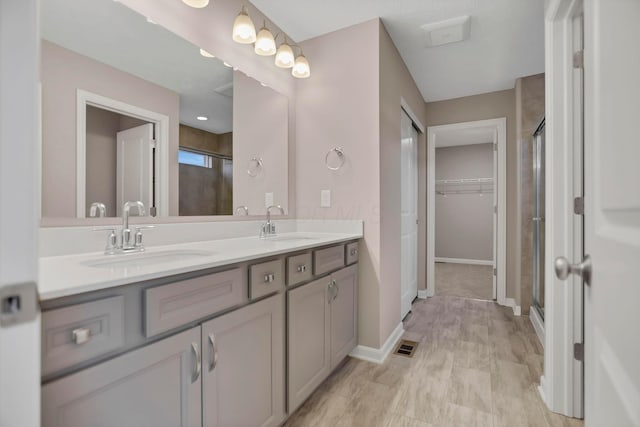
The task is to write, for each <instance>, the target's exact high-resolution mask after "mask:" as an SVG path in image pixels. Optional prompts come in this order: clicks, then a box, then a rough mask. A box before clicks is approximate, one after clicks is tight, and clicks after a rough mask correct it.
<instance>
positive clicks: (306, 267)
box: [287, 254, 313, 286]
mask: <svg viewBox="0 0 640 427" xmlns="http://www.w3.org/2000/svg"><path fill="white" fill-rule="evenodd" d="M312 277H313V273H312V271H311V254H301V255H296V256H290V257H287V285H289V286H291V285H297V284H298V283H302V282H304V281H307V280H309V279H311V278H312Z"/></svg>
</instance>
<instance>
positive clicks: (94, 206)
mask: <svg viewBox="0 0 640 427" xmlns="http://www.w3.org/2000/svg"><path fill="white" fill-rule="evenodd" d="M106 214H107V207H106V206H105V205H104V203H100V202H93V203H91V207H90V208H89V216H90V217H93V218H95V217H99V218H103V217H104V216H106Z"/></svg>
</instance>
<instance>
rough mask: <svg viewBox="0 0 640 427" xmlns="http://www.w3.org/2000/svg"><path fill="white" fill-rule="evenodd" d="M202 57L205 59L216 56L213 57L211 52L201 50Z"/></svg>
mask: <svg viewBox="0 0 640 427" xmlns="http://www.w3.org/2000/svg"><path fill="white" fill-rule="evenodd" d="M200 55H202V56H204V57H205V58H215V56H214V55H211V54H210V53H209V52H207V51H206V50H204V49H200Z"/></svg>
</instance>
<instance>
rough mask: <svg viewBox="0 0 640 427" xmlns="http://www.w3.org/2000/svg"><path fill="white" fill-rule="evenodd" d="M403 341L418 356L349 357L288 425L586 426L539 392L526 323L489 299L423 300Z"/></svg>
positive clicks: (538, 354)
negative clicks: (413, 345)
mask: <svg viewBox="0 0 640 427" xmlns="http://www.w3.org/2000/svg"><path fill="white" fill-rule="evenodd" d="M404 326H405V331H406V332H405V334H404V338H406V339H409V340H414V341H419V342H420V344H419V345H418V348H417V350H416V352H415V355H414V357H413V358H406V357H402V356H397V355H390V356H389V358H388V359H387V361H386V362H385V363H384V364H383V365H376V364H374V363H369V362H364V361H360V360H356V359H350V358H349V359H347V361H346V363H345V364H344V365H342V366H341V367H339V368H338V369H337V370H336V372H334V373H333V374H332V375H331V376H330V377H329V378H328V379H327V380H326V381H325V383H324V384H323V385H322V386H320V388H319V389H318V390H317V391H316V392H315V393H314V394H312V395H311V397H310V398H309V399H308V400H307V402H305V404H303V405H302V406H301V407H300V408H299V409H298V411H296V413H295V414H293V415H292V416H291V417H290V419H289V420H288V421H287V423H286V424H285V425H286V426H289V427H290V426H305V427H306V426H327V427H334V426H340V427H342V426H345V427H346V426H363V427H375V426H383V427H391V426H393V427H395V426H398V427H424V426H465V427H466V426H492V427H499V426H508V427H517V426H536V427H537V426H540V427H555V426H582V425H583V423H582V421H581V420H576V419H571V418H566V417H563V416H560V415H557V414H554V413H551V412H549V411H548V410H547V409H546V407H545V406H544V404H543V403H542V401H541V400H540V397H539V395H538V392H537V383H538V381H539V378H540V375H541V373H542V363H543V356H542V354H543V349H542V347H541V345H540V343H539V342H538V339H537V337H536V335H535V332H534V330H533V328H532V326H531V323H530V322H529V318H528V317H527V316H522V317H515V316H514V315H513V312H512V311H511V309H509V308H505V307H501V306H498V305H497V304H495V303H493V302H489V301H476V300H471V299H464V298H458V297H450V296H436V297H433V298H430V299H428V300H416V302H415V303H414V304H413V310H412V313H411V314H410V315H409V316H408V317H407V318H406V319H405V325H404Z"/></svg>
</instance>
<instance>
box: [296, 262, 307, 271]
mask: <svg viewBox="0 0 640 427" xmlns="http://www.w3.org/2000/svg"><path fill="white" fill-rule="evenodd" d="M297 270H298V273H304V272H305V271H307V265H306V264H300V265H299V266H298V268H297Z"/></svg>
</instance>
